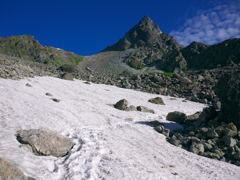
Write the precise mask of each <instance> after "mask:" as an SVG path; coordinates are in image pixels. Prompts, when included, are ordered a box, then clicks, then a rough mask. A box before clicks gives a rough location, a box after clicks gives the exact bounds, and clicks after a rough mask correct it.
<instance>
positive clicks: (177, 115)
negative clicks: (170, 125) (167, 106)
mask: <svg viewBox="0 0 240 180" xmlns="http://www.w3.org/2000/svg"><path fill="white" fill-rule="evenodd" d="M185 118H186V114H184V113H182V112H179V111H174V112H170V113H168V115H167V117H166V119H167V120H168V121H173V122H176V123H179V124H182V123H183V122H184V121H185Z"/></svg>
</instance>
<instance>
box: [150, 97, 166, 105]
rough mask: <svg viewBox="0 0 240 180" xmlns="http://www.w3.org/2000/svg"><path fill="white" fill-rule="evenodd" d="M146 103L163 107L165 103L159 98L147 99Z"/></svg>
mask: <svg viewBox="0 0 240 180" xmlns="http://www.w3.org/2000/svg"><path fill="white" fill-rule="evenodd" d="M148 102H151V103H154V104H161V105H165V103H164V102H163V100H162V98H160V97H156V98H152V99H149V100H148Z"/></svg>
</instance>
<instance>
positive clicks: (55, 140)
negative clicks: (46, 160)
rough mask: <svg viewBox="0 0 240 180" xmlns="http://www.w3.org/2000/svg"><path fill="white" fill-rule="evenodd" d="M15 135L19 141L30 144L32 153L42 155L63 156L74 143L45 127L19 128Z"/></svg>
mask: <svg viewBox="0 0 240 180" xmlns="http://www.w3.org/2000/svg"><path fill="white" fill-rule="evenodd" d="M16 137H17V140H18V141H19V142H20V143H22V144H28V145H30V146H31V148H32V151H33V153H34V154H36V155H43V156H50V155H52V156H55V157H62V156H65V155H66V154H67V153H68V152H69V151H70V150H71V149H72V147H73V146H74V145H75V143H74V142H72V141H71V140H70V139H68V138H66V137H64V136H63V135H61V134H60V133H58V132H55V131H52V130H49V129H47V128H40V129H30V130H20V131H17V134H16Z"/></svg>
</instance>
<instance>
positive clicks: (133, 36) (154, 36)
mask: <svg viewBox="0 0 240 180" xmlns="http://www.w3.org/2000/svg"><path fill="white" fill-rule="evenodd" d="M161 34H162V31H161V30H160V28H159V27H158V26H157V25H156V24H154V22H153V21H152V20H151V19H150V17H149V16H147V15H145V16H144V17H143V18H142V19H141V20H140V21H139V23H138V24H136V25H135V26H134V27H133V28H132V29H130V30H129V31H128V32H127V33H126V34H125V36H124V37H123V38H122V39H120V40H119V41H118V42H117V43H116V44H114V45H113V46H109V47H107V48H106V49H105V50H104V51H124V50H126V49H131V48H132V49H136V48H140V47H153V46H157V45H158V44H159V41H160V39H161V37H160V35H161Z"/></svg>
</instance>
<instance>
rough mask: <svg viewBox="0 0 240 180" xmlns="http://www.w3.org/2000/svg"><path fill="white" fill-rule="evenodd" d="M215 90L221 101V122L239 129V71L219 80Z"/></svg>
mask: <svg viewBox="0 0 240 180" xmlns="http://www.w3.org/2000/svg"><path fill="white" fill-rule="evenodd" d="M215 90H216V93H217V95H218V97H219V98H220V100H221V117H220V118H221V120H222V121H224V122H227V123H229V122H232V123H234V124H235V125H236V126H237V127H238V128H240V71H239V70H235V71H232V72H231V73H229V74H227V75H226V76H225V77H223V78H221V79H220V80H219V82H218V84H217V86H216V88H215Z"/></svg>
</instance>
